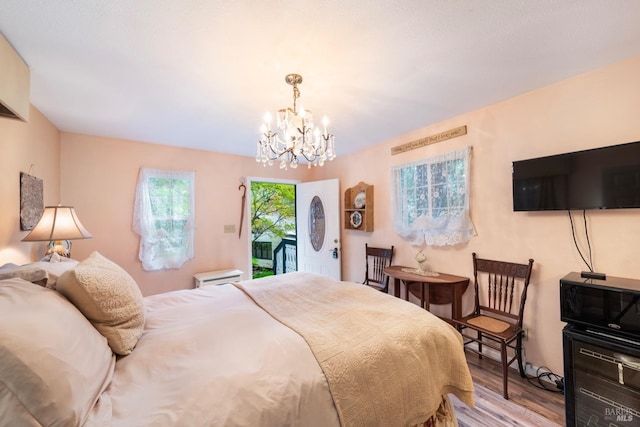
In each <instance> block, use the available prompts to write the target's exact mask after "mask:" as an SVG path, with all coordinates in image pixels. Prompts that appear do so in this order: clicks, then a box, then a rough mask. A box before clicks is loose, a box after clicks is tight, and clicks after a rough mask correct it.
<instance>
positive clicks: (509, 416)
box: [452, 353, 565, 427]
mask: <svg viewBox="0 0 640 427" xmlns="http://www.w3.org/2000/svg"><path fill="white" fill-rule="evenodd" d="M467 361H468V364H469V368H470V370H471V376H472V377H473V382H474V385H475V388H476V391H475V393H474V398H475V401H476V407H475V408H469V407H468V406H466V405H465V404H464V403H462V402H460V401H459V400H458V399H457V398H455V397H453V398H452V401H453V404H454V406H455V410H456V413H457V416H458V423H459V425H460V427H480V426H491V427H511V426H532V427H534V426H535V427H543V426H554V427H555V426H564V425H565V416H564V396H563V395H562V393H559V392H551V391H547V390H542V389H540V388H537V387H536V386H534V385H532V384H531V383H530V382H529V381H527V380H526V379H525V378H521V377H520V375H519V374H518V372H517V371H516V370H514V369H510V370H509V400H505V399H504V398H503V397H502V369H501V367H500V364H499V363H497V362H495V361H493V360H491V359H489V358H486V357H484V358H483V359H482V360H479V359H478V357H477V356H476V355H475V354H469V353H467ZM532 381H533V382H535V383H536V384H537V380H532Z"/></svg>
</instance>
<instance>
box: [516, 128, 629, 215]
mask: <svg viewBox="0 0 640 427" xmlns="http://www.w3.org/2000/svg"><path fill="white" fill-rule="evenodd" d="M619 208H640V141H638V142H630V143H627V144H620V145H613V146H609V147H603V148H595V149H591V150H584V151H576V152H573V153H564V154H557V155H554V156H547V157H539V158H535V159H528V160H519V161H515V162H513V210H514V211H545V210H569V209H571V210H583V209H619Z"/></svg>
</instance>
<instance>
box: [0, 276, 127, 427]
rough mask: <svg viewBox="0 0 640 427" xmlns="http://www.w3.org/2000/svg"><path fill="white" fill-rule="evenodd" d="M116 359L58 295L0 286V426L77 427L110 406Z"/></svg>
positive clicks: (19, 283) (19, 284)
mask: <svg viewBox="0 0 640 427" xmlns="http://www.w3.org/2000/svg"><path fill="white" fill-rule="evenodd" d="M114 369H115V356H114V355H113V352H112V351H111V349H110V348H109V346H108V345H107V340H106V339H105V338H104V337H103V336H102V335H100V333H98V331H96V329H95V328H94V327H93V326H91V323H89V321H88V320H87V319H86V318H85V317H84V316H83V315H82V313H80V312H79V311H78V309H77V308H75V307H74V306H73V304H71V303H70V302H69V301H67V300H66V299H65V298H64V297H63V296H62V295H60V294H59V293H58V292H56V291H53V290H51V289H46V288H43V287H41V286H37V285H34V284H32V283H29V282H27V281H25V280H23V279H7V280H3V281H2V282H0V425H2V426H27V425H28V426H35V425H38V426H79V425H84V424H85V422H86V421H87V420H88V419H91V418H92V417H93V416H94V415H95V413H96V412H100V408H101V407H104V406H109V397H108V395H103V394H102V392H103V391H104V390H105V389H106V388H107V386H108V385H109V384H110V382H111V378H112V376H113V372H114Z"/></svg>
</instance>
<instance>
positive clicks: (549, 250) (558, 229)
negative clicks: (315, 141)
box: [314, 58, 640, 374]
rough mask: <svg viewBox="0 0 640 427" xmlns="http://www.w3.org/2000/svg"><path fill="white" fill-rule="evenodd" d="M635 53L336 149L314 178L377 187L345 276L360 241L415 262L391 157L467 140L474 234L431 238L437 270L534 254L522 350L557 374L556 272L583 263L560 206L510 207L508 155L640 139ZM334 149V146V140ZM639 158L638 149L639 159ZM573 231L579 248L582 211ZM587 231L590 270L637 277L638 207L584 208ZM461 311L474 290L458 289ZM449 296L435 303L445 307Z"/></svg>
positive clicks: (348, 241)
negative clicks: (400, 217)
mask: <svg viewBox="0 0 640 427" xmlns="http://www.w3.org/2000/svg"><path fill="white" fill-rule="evenodd" d="M639 75H640V58H632V59H629V60H627V61H624V62H622V63H618V64H615V65H612V66H609V67H606V68H604V69H600V70H597V71H594V72H591V73H587V74H583V75H580V76H577V77H575V78H572V79H569V80H566V81H563V82H560V83H557V84H555V85H552V86H549V87H546V88H543V89H540V90H537V91H534V92H530V93H527V94H524V95H522V96H519V97H516V98H512V99H509V100H506V101H504V102H501V103H498V104H495V105H491V106H488V107H486V108H483V109H480V110H477V111H473V112H470V113H468V114H464V115H462V116H459V117H455V118H452V119H450V120H447V121H444V122H441V123H438V124H435V125H433V126H429V127H426V128H423V129H420V130H416V131H415V132H411V133H409V134H406V135H402V136H399V137H397V138H394V139H393V140H390V141H386V142H384V143H382V144H379V145H376V146H374V147H371V148H368V149H366V150H362V151H360V152H357V153H354V154H351V155H345V156H339V157H338V158H337V159H336V160H334V161H333V162H332V163H329V164H327V165H326V166H325V167H324V168H323V169H322V170H317V171H316V175H315V177H314V178H315V179H323V178H335V177H338V178H340V183H341V191H343V192H344V190H345V189H346V188H347V187H351V186H353V185H355V184H357V183H358V182H359V181H364V182H366V183H368V184H373V185H374V186H375V187H374V188H375V190H374V198H375V231H373V232H371V233H363V232H360V231H353V230H344V229H343V237H342V255H343V279H344V280H352V281H358V280H360V281H361V280H362V274H363V273H362V272H363V271H364V255H363V254H364V244H365V242H368V243H369V244H371V245H384V246H389V245H395V246H396V255H395V262H394V263H395V264H405V265H415V261H414V258H413V257H414V255H415V253H416V252H417V250H418V248H416V247H412V246H411V245H409V244H407V243H406V242H404V241H403V240H402V239H401V238H400V237H398V235H396V234H395V233H394V231H393V229H392V224H391V222H392V221H391V209H390V206H389V204H390V200H391V196H390V171H389V169H390V166H391V165H394V164H398V163H403V162H407V161H411V160H415V159H419V158H424V157H429V156H433V155H436V154H440V153H443V152H448V151H451V150H454V149H457V148H460V147H464V146H469V145H470V146H472V147H473V152H472V159H471V217H472V220H473V223H474V225H475V227H476V231H477V236H476V237H474V238H472V239H471V241H470V242H468V243H466V244H461V245H457V246H454V247H428V248H426V250H425V253H426V254H427V257H428V261H427V263H428V265H429V267H430V268H432V269H434V270H439V271H443V272H448V273H453V274H459V275H466V276H469V277H471V275H472V271H473V270H472V264H471V253H472V252H474V251H475V252H477V253H478V254H479V256H481V257H486V258H495V259H504V260H510V261H515V262H526V261H527V260H528V259H529V258H533V259H534V260H535V263H534V271H533V276H532V286H531V288H530V293H529V296H528V300H527V309H526V313H525V326H526V327H527V328H529V339H528V340H527V341H526V342H525V349H526V353H525V357H526V359H527V360H528V361H530V362H531V363H532V364H533V365H534V366H541V365H545V366H548V367H550V368H551V369H552V370H553V371H554V372H556V373H559V374H562V341H561V340H562V336H561V330H562V328H563V327H564V323H563V322H561V321H560V308H559V290H558V286H559V284H558V282H559V279H560V278H561V277H563V276H564V275H565V274H566V273H568V272H570V271H582V270H585V269H586V267H585V265H584V264H583V262H582V260H581V258H580V256H579V255H578V252H577V251H576V249H575V247H574V244H573V239H572V237H571V228H570V224H569V220H568V216H567V213H565V212H532V213H526V212H513V210H512V196H511V162H512V161H514V160H521V159H526V158H531V157H539V156H546V155H550V154H557V153H562V152H568V151H574V150H582V149H588V148H595V147H601V146H606V145H613V144H621V143H625V142H631V141H638V140H640V120H638V117H639V116H640V79H638V76H639ZM461 125H467V128H468V134H467V135H465V136H462V137H458V138H455V139H452V140H448V141H445V142H440V143H438V144H435V145H431V146H428V147H423V148H420V149H416V150H413V151H410V152H406V153H403V154H398V155H394V156H392V155H391V154H390V149H391V147H394V146H396V145H399V144H402V143H405V142H409V141H413V140H416V139H419V138H421V137H424V136H427V135H433V134H436V133H438V132H442V131H445V130H448V129H452V128H455V127H457V126H461ZM338 149H339V147H338ZM639 161H640V159H639ZM576 219H577V224H576V228H577V233H578V239H579V243H580V245H581V248H582V250H583V251H584V250H586V242H585V238H584V228H583V226H582V220H581V214H579V213H576ZM587 219H588V231H589V237H590V241H591V246H592V249H593V260H594V263H595V268H596V270H597V271H602V272H606V273H607V274H608V275H611V276H620V277H632V278H640V262H639V261H640V260H639V259H638V241H639V240H640V210H638V209H622V210H614V211H588V213H587ZM464 298H465V299H464V310H465V313H466V312H468V311H470V310H471V308H472V306H473V303H472V292H471V291H467V292H466V293H465V295H464ZM447 310H449V307H448V306H446V307H445V306H435V307H434V309H433V311H435V312H436V313H442V314H444V313H448V311H447Z"/></svg>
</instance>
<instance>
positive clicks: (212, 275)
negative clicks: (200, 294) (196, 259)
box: [193, 270, 242, 288]
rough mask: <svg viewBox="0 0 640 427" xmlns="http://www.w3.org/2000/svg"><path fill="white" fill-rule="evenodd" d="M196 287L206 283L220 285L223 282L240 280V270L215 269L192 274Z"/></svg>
mask: <svg viewBox="0 0 640 427" xmlns="http://www.w3.org/2000/svg"><path fill="white" fill-rule="evenodd" d="M193 278H194V280H195V285H196V288H200V287H202V286H207V285H222V284H224V283H231V282H238V281H240V280H242V271H240V270H216V271H207V272H204V273H198V274H195V275H194V276H193Z"/></svg>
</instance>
